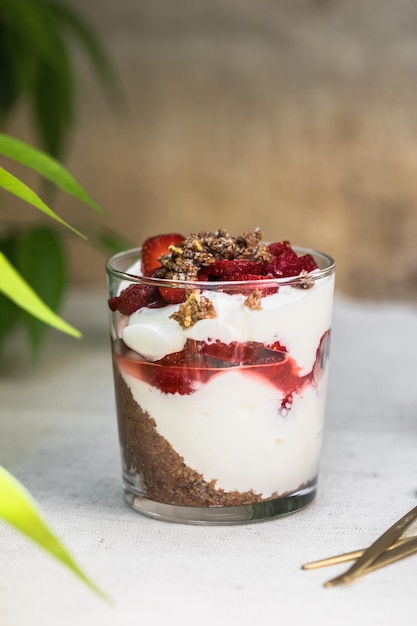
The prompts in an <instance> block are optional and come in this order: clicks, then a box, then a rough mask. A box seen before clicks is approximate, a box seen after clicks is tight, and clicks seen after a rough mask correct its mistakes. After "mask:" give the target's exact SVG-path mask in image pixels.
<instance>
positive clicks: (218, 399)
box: [121, 346, 327, 498]
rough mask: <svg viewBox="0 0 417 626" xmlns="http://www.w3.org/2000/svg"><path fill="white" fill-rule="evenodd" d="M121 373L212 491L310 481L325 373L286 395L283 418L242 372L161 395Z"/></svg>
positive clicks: (276, 397) (263, 387)
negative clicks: (189, 390) (190, 390)
mask: <svg viewBox="0 0 417 626" xmlns="http://www.w3.org/2000/svg"><path fill="white" fill-rule="evenodd" d="M316 347H317V346H316ZM121 373H122V376H123V378H124V380H125V382H126V383H127V385H128V386H129V388H130V390H131V392H132V394H133V397H134V398H135V401H136V402H137V403H138V404H139V405H140V406H141V407H142V409H143V410H144V411H146V412H147V413H149V415H150V416H151V417H152V418H153V419H154V420H155V422H156V428H157V430H158V433H159V434H160V435H162V436H163V437H165V439H166V440H167V441H168V442H169V443H170V444H171V445H172V447H173V448H174V450H176V452H178V454H180V455H181V456H183V457H184V461H185V463H186V464H187V465H188V466H189V467H191V468H193V469H195V470H197V471H198V472H199V473H201V474H202V475H203V476H204V479H205V480H207V481H211V480H213V479H215V480H217V482H216V487H218V488H222V489H224V490H226V491H234V490H238V491H243V492H244V491H249V490H251V489H253V490H254V491H255V492H256V493H260V494H262V496H263V497H264V498H268V497H269V496H271V495H272V494H274V493H275V492H278V493H285V492H288V491H290V492H291V491H294V490H296V489H297V488H298V487H299V486H300V485H302V484H304V483H306V482H308V481H310V480H313V479H314V478H315V477H316V476H317V471H318V463H319V458H320V450H321V444H322V431H323V420H324V405H325V395H326V383H327V376H324V377H323V378H322V379H321V381H320V383H319V385H318V386H317V387H314V386H312V385H310V386H308V387H307V388H306V389H305V390H304V391H303V392H302V393H301V394H300V395H294V399H293V405H292V408H291V410H290V411H289V412H288V414H287V415H285V416H284V415H282V413H281V410H280V407H281V402H282V399H283V396H282V393H281V392H280V391H279V390H278V389H277V388H276V387H274V386H273V385H272V384H270V383H269V382H268V380H266V379H263V378H260V377H257V376H254V375H253V374H250V373H248V371H245V370H240V371H239V370H228V371H226V372H224V373H220V374H218V375H217V376H214V377H213V378H211V379H210V380H209V382H207V383H206V384H205V385H202V386H201V387H200V388H199V389H198V390H197V391H195V392H194V393H193V394H191V395H180V394H174V395H172V394H165V393H162V392H160V391H159V390H158V389H155V388H154V387H151V386H150V385H149V384H147V383H144V382H142V381H140V380H138V379H137V378H135V377H133V376H131V375H130V374H126V373H124V372H123V371H122V372H121Z"/></svg>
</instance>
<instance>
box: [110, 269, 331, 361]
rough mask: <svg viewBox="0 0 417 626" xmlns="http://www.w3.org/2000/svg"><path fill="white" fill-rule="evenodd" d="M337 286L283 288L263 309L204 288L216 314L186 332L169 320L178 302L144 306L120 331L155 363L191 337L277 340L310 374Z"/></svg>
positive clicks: (325, 281)
mask: <svg viewBox="0 0 417 626" xmlns="http://www.w3.org/2000/svg"><path fill="white" fill-rule="evenodd" d="M333 287H334V277H333V276H328V277H326V278H323V279H320V280H318V281H317V282H315V284H314V286H313V287H311V288H310V289H297V288H294V287H280V289H279V292H278V293H276V294H272V295H269V296H265V297H264V298H262V300H261V304H262V309H261V310H253V309H250V308H249V307H247V306H245V305H244V302H245V299H246V296H244V295H239V294H236V295H230V294H227V293H221V292H218V291H210V290H204V291H203V292H202V294H201V295H203V296H205V297H206V298H208V299H209V300H211V302H212V303H213V306H214V308H215V310H216V317H214V318H211V319H205V320H200V321H199V322H197V323H196V324H194V326H192V327H191V328H189V329H186V330H184V329H183V328H182V327H181V326H180V324H179V323H178V322H176V321H174V320H172V319H169V318H170V316H171V315H172V314H173V313H174V312H175V311H177V310H178V308H179V306H180V305H169V306H166V307H163V308H160V309H151V308H146V307H144V308H142V309H139V310H138V311H136V312H135V313H133V315H131V316H130V319H129V322H128V325H127V326H126V327H125V328H124V330H123V333H122V334H123V341H124V342H125V344H126V345H127V346H128V347H129V348H131V349H132V350H134V351H135V352H138V353H139V354H141V355H143V356H144V357H146V358H147V359H149V360H153V361H156V360H159V359H161V358H162V357H164V356H165V355H167V354H171V353H172V352H178V351H180V350H182V348H183V347H184V345H185V343H186V340H187V338H190V339H196V340H200V341H206V342H214V341H216V340H220V341H221V342H223V343H231V342H232V341H238V342H246V341H258V342H261V343H266V344H272V343H274V342H276V341H279V342H280V343H281V344H282V345H284V346H285V347H286V348H287V350H288V352H289V353H290V355H291V356H292V358H293V359H295V361H296V362H297V364H298V365H299V366H300V368H301V373H308V372H310V371H311V368H312V367H313V364H314V361H315V358H316V350H317V347H318V345H319V342H320V338H321V337H322V336H323V334H324V333H325V332H326V331H327V330H328V329H329V328H330V323H331V313H332V301H333Z"/></svg>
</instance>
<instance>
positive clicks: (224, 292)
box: [106, 247, 335, 524]
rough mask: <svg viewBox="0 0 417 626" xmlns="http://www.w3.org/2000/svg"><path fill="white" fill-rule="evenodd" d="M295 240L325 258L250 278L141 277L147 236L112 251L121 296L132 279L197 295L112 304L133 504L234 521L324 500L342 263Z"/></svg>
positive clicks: (177, 515) (179, 515)
mask: <svg viewBox="0 0 417 626" xmlns="http://www.w3.org/2000/svg"><path fill="white" fill-rule="evenodd" d="M294 249H295V251H296V252H297V254H299V255H302V254H307V253H309V254H312V256H313V257H314V259H315V261H316V263H317V264H318V266H319V269H318V270H315V271H314V272H312V273H310V274H308V275H303V276H299V277H296V278H280V279H268V280H259V281H258V280H257V281H255V282H245V283H242V282H180V281H173V280H161V279H156V278H149V277H141V276H138V275H136V272H137V270H138V268H139V267H140V254H141V251H140V248H136V249H132V250H127V251H126V252H122V253H120V254H117V255H115V256H113V257H112V258H111V259H109V261H108V262H107V264H106V272H107V282H108V295H109V302H110V303H111V299H112V298H115V297H117V296H120V294H121V293H122V292H123V291H124V290H125V289H126V288H128V287H130V286H131V285H137V286H139V287H137V288H136V290H137V293H138V294H139V298H140V294H141V290H142V288H144V289H148V290H149V289H154V290H155V294H158V292H159V289H160V288H162V289H168V290H176V291H175V292H173V293H175V294H177V293H182V294H183V295H184V298H185V299H186V301H185V303H181V304H166V302H164V301H161V299H159V300H158V298H157V297H156V298H155V302H154V303H152V304H151V305H150V306H147V307H142V308H140V309H139V310H138V311H136V312H133V313H132V314H129V313H130V312H129V311H127V312H124V313H120V312H119V311H110V327H111V343H112V356H113V366H114V383H115V395H116V406H117V415H118V427H119V439H120V448H121V459H122V467H123V486H124V492H125V497H126V499H127V502H128V503H129V504H130V505H131V506H132V507H133V508H134V509H135V510H137V511H140V512H141V513H143V514H146V515H148V516H151V517H154V518H159V519H163V520H168V521H176V522H188V523H194V524H233V523H242V522H250V521H257V520H266V519H271V518H275V517H280V516H282V515H286V514H288V513H292V512H295V511H298V510H300V509H302V508H304V507H305V506H306V505H308V504H309V503H310V502H312V500H313V499H314V497H315V495H316V489H317V478H318V470H319V463H320V453H321V446H322V435H323V425H324V413H325V402H326V385H327V377H328V357H329V345H330V327H331V316H332V307H333V288H334V273H335V263H334V261H333V259H332V258H330V257H329V256H327V255H326V254H323V253H321V252H316V251H314V250H309V249H304V248H297V247H294ZM177 290H185V291H182V292H178V291H177ZM184 298H182V299H184ZM173 299H175V298H171V300H173ZM179 299H181V298H179ZM195 310H197V311H201V310H203V311H204V315H203V316H201V315H200V317H202V319H200V318H199V315H198V314H197V315H196V314H195ZM196 318H197V319H196Z"/></svg>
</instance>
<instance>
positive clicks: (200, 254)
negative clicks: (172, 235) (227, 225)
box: [156, 228, 273, 281]
mask: <svg viewBox="0 0 417 626" xmlns="http://www.w3.org/2000/svg"><path fill="white" fill-rule="evenodd" d="M262 236H263V233H262V231H261V229H260V228H255V230H254V231H252V232H245V233H243V235H240V236H238V237H232V236H231V235H229V234H228V233H227V232H226V230H224V229H219V230H217V231H216V232H214V233H212V232H200V233H198V234H197V235H196V234H191V235H189V236H188V237H186V238H185V239H184V241H182V242H181V243H179V244H176V245H172V246H170V247H169V251H170V253H169V254H164V255H162V256H161V257H160V258H159V262H160V263H161V265H162V267H161V268H160V269H158V270H157V271H156V276H157V277H158V278H169V279H173V280H186V281H189V280H192V281H194V280H198V278H199V273H200V271H201V270H202V269H203V268H204V267H207V266H209V265H211V264H212V263H214V262H215V261H220V260H248V261H258V262H262V263H267V262H269V261H271V260H272V259H273V255H272V254H271V252H269V250H268V246H267V245H266V244H264V243H262Z"/></svg>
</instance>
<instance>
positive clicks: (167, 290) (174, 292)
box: [159, 287, 187, 304]
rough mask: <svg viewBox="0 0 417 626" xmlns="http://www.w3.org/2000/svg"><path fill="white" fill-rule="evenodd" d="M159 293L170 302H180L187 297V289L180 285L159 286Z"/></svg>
mask: <svg viewBox="0 0 417 626" xmlns="http://www.w3.org/2000/svg"><path fill="white" fill-rule="evenodd" d="M159 293H160V294H161V296H162V298H163V299H164V300H165V302H167V303H168V304H180V303H181V302H185V300H186V298H187V294H186V291H185V289H180V288H179V287H159Z"/></svg>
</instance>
